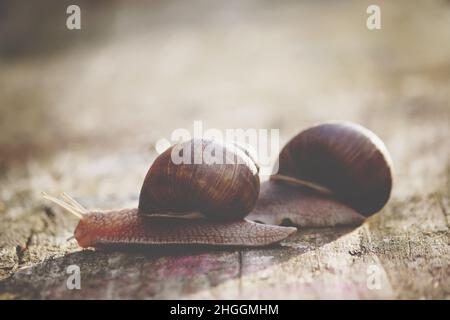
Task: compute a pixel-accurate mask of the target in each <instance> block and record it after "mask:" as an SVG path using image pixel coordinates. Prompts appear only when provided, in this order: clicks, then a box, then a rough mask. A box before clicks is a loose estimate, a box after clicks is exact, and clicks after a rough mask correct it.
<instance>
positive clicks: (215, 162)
mask: <svg viewBox="0 0 450 320" xmlns="http://www.w3.org/2000/svg"><path fill="white" fill-rule="evenodd" d="M259 188H260V183H259V176H258V166H257V164H256V163H255V162H254V160H253V159H252V158H251V157H250V156H249V154H248V153H247V152H245V150H243V149H242V148H241V147H239V146H238V145H234V144H224V143H221V142H217V141H214V140H204V139H193V140H190V141H187V142H184V143H181V144H178V145H175V146H173V147H171V148H169V149H168V150H166V151H165V152H163V153H162V154H161V155H160V156H159V157H158V158H157V159H156V160H155V162H154V163H153V164H152V166H151V167H150V169H149V170H148V173H147V175H146V177H145V180H144V183H143V185H142V189H141V193H140V195H139V211H140V213H142V214H146V215H152V214H153V215H154V214H161V213H168V214H174V215H177V214H185V213H187V212H200V213H201V214H203V215H204V216H206V217H207V218H209V219H215V220H237V219H241V218H243V217H245V216H246V215H247V214H248V213H249V212H250V211H251V210H252V209H253V207H254V205H255V203H256V200H257V198H258V195H259Z"/></svg>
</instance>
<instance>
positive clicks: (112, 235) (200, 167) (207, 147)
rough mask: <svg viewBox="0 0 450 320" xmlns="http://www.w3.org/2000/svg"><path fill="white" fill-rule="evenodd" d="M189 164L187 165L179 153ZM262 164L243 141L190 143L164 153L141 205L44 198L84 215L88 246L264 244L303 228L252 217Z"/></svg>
mask: <svg viewBox="0 0 450 320" xmlns="http://www.w3.org/2000/svg"><path fill="white" fill-rule="evenodd" d="M177 156H179V157H181V158H182V159H184V161H181V162H179V161H178V160H180V159H179V158H177ZM259 187H260V185H259V176H258V166H257V165H256V163H255V162H254V161H253V159H252V158H250V157H249V155H248V154H247V153H246V152H245V151H244V150H242V149H241V148H240V147H239V146H235V145H227V144H222V143H219V142H215V141H211V140H202V139H200V140H190V141H188V142H185V143H182V144H179V145H176V146H174V147H172V148H169V149H168V150H166V151H165V152H164V153H162V154H161V155H160V156H159V157H158V158H157V159H156V160H155V161H154V163H153V164H152V166H151V167H150V169H149V170H148V173H147V175H146V177H145V179H144V183H143V185H142V188H141V193H140V196H139V206H138V208H131V209H121V210H108V211H95V210H91V211H90V210H87V209H85V208H84V207H83V206H81V205H80V204H79V203H78V202H77V201H75V200H74V199H73V198H71V197H70V196H68V195H66V194H63V199H62V200H61V199H58V198H55V197H52V196H49V195H47V194H44V198H46V199H48V200H50V201H52V202H54V203H56V204H58V205H59V206H61V207H63V208H65V209H66V210H68V211H69V212H71V213H72V214H74V215H76V216H77V217H78V218H79V219H80V220H79V222H78V225H77V227H76V229H75V232H74V238H75V239H76V240H77V242H78V244H79V245H80V246H81V247H84V248H86V247H95V248H98V247H104V246H109V245H120V244H134V245H166V244H173V245H183V244H201V245H213V246H264V245H269V244H272V243H276V242H279V241H281V240H283V239H285V238H286V237H288V236H289V235H290V234H292V233H293V232H295V231H296V229H295V228H292V227H290V228H287V227H280V226H270V225H263V224H258V223H254V222H251V221H249V220H246V219H244V217H245V216H246V215H248V214H249V213H250V211H251V210H252V209H253V207H254V205H255V203H256V200H257V198H258V195H259Z"/></svg>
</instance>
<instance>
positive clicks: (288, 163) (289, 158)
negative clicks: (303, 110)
mask: <svg viewBox="0 0 450 320" xmlns="http://www.w3.org/2000/svg"><path fill="white" fill-rule="evenodd" d="M275 168H276V167H275ZM391 189H392V160H391V157H390V155H389V152H388V151H387V149H386V147H385V145H384V143H383V142H382V141H381V139H380V138H378V137H377V136H376V135H375V134H374V133H373V132H371V131H370V130H368V129H366V128H364V127H362V126H360V125H357V124H354V123H349V122H329V123H323V124H319V125H316V126H313V127H310V128H308V129H306V130H304V131H302V132H300V133H299V134H298V135H297V136H295V137H294V138H292V139H291V140H290V141H289V142H288V143H287V144H286V145H285V147H284V148H283V149H282V150H281V152H280V155H279V159H278V172H277V173H276V174H274V175H272V176H271V177H270V180H269V181H267V182H264V183H262V184H261V194H260V197H259V199H258V202H257V203H256V206H255V209H254V210H253V211H252V213H251V214H250V215H249V216H248V217H247V218H248V219H251V220H254V221H259V222H264V223H269V224H282V223H283V221H285V220H288V221H290V222H291V223H293V224H294V225H297V226H303V227H305V226H307V227H324V226H336V225H359V224H361V223H362V222H363V221H364V220H365V218H366V217H368V216H370V215H372V214H374V213H376V212H378V211H380V210H381V209H382V208H383V207H384V205H385V204H386V203H387V201H388V200H389V197H390V194H391Z"/></svg>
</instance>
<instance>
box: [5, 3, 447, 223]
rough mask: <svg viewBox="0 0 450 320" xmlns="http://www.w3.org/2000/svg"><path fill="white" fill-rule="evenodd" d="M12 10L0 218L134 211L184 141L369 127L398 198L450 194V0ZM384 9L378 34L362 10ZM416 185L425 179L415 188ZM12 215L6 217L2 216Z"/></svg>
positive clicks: (28, 6) (18, 6)
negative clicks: (238, 132)
mask: <svg viewBox="0 0 450 320" xmlns="http://www.w3.org/2000/svg"><path fill="white" fill-rule="evenodd" d="M70 4H74V2H73V1H56V0H55V1H49V0H41V1H22V0H20V1H5V0H1V1H0V213H1V214H2V215H3V218H4V219H6V217H17V216H20V215H25V214H29V213H30V212H32V211H33V210H36V208H40V206H41V205H42V200H41V199H40V192H41V191H48V192H53V193H58V192H61V191H67V192H69V193H71V194H73V195H75V196H76V197H78V198H79V199H81V200H82V202H83V203H84V204H86V205H87V206H89V205H92V206H102V207H112V206H135V205H136V203H137V197H138V192H139V190H140V187H141V183H142V180H143V178H144V176H145V174H146V171H147V168H148V167H149V165H150V164H151V163H152V161H153V159H154V157H155V156H156V152H155V143H156V142H157V141H158V140H159V139H161V138H169V137H170V134H171V132H172V131H173V130H175V129H177V128H187V129H188V130H192V127H193V122H194V120H201V121H203V123H204V125H205V127H206V128H218V129H226V128H243V129H246V128H267V129H270V128H275V129H280V136H281V144H284V143H285V142H286V141H287V140H288V139H289V138H291V137H292V136H293V135H294V134H296V133H298V132H299V131H300V130H301V129H303V128H305V127H306V126H309V125H312V124H315V123H317V122H321V121H327V120H349V121H355V122H358V123H361V124H362V125H364V126H366V127H368V128H370V129H371V130H372V131H374V132H375V133H377V134H378V135H379V136H380V137H381V138H382V139H383V140H384V141H385V142H386V144H387V147H388V149H389V150H390V152H391V153H392V156H393V160H394V166H395V174H396V185H395V188H394V198H395V199H397V200H402V199H407V198H408V197H411V196H414V195H417V194H422V195H427V194H433V193H436V192H441V191H442V190H447V191H448V190H449V183H448V176H449V175H450V174H449V172H450V165H449V159H450V151H449V148H450V147H449V143H448V140H449V133H450V132H449V123H450V121H449V120H450V2H449V1H444V0H441V1H438V0H436V1H425V0H423V1H416V0H415V1H410V0H408V1H360V0H358V1H328V0H327V1H326V0H322V1H286V0H283V1H269V0H258V1H257V0H244V1H237V0H232V1H207V0H195V1H162V0H161V1H113V0H108V1H106V0H104V1H88V0H83V1H81V0H77V1H76V4H78V5H79V6H80V8H81V26H82V29H81V30H68V29H67V28H66V19H67V17H68V15H67V14H66V8H67V6H68V5H70ZM370 4H377V5H379V6H380V8H381V30H373V31H371V30H368V29H367V27H366V19H367V17H368V14H367V13H366V9H367V7H368V6H369V5H370ZM419 177H420V178H419ZM0 217H1V216H0Z"/></svg>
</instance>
